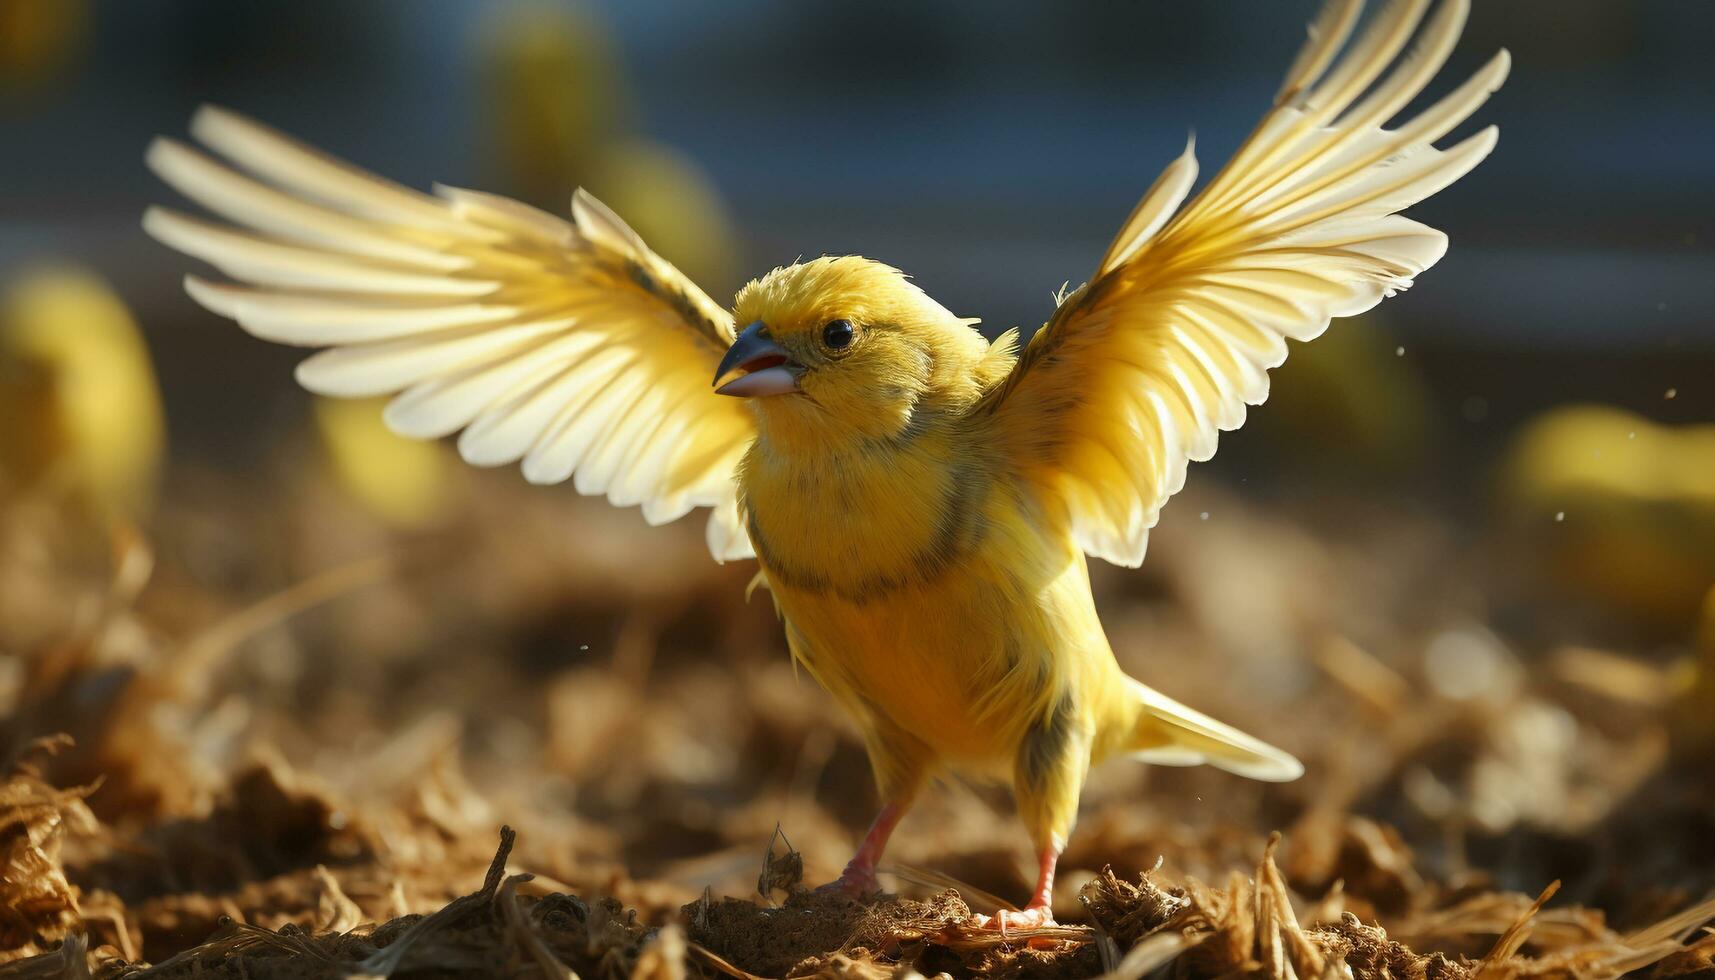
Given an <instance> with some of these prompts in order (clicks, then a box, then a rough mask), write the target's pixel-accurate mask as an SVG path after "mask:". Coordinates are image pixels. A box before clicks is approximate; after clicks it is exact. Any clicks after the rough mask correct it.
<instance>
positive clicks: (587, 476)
mask: <svg viewBox="0 0 1715 980" xmlns="http://www.w3.org/2000/svg"><path fill="white" fill-rule="evenodd" d="M191 131H192V133H193V134H194V135H195V136H196V137H197V138H198V139H199V140H200V141H201V142H202V143H204V144H205V145H207V146H208V147H209V148H211V149H213V150H215V151H217V152H218V153H220V154H222V155H223V156H225V157H226V158H227V160H229V161H230V162H231V163H230V165H229V164H228V163H226V162H221V161H217V160H216V159H215V158H213V157H211V156H208V155H206V154H204V153H202V152H199V151H198V150H195V149H192V148H191V147H189V146H186V145H184V144H182V143H178V142H176V141H173V140H168V139H159V140H156V141H155V143H154V145H152V146H151V147H150V148H149V153H148V162H149V165H150V167H151V168H153V169H154V171H155V172H156V173H157V174H159V175H160V176H161V177H162V178H163V179H164V180H166V181H167V183H169V184H171V185H172V186H173V187H175V188H177V189H178V190H179V191H180V192H181V193H183V194H184V195H185V196H186V197H188V198H190V199H192V200H193V201H196V202H197V203H198V204H201V205H202V206H203V207H205V208H207V209H208V210H209V211H211V212H213V213H215V214H216V215H219V216H221V217H223V218H226V219H228V220H230V221H232V222H234V223H235V224H236V225H237V226H238V227H232V226H226V225H221V224H218V223H212V222H208V221H203V220H200V219H197V218H192V217H188V216H186V215H183V214H180V213H178V212H175V211H171V210H167V209H164V208H152V209H150V211H149V212H148V214H147V215H146V216H145V218H144V227H145V228H146V229H147V230H148V231H149V233H150V234H151V235H153V236H155V237H156V238H157V239H160V240H161V241H162V242H164V243H166V244H167V245H170V246H171V247H173V248H175V249H178V250H179V251H181V252H184V253H185V254H187V255H190V256H193V257H195V258H199V259H202V260H203V261H205V262H207V263H209V264H210V265H212V266H214V267H215V268H216V269H219V270H220V271H221V272H222V273H224V274H226V275H227V276H229V277H230V278H231V279H234V280H237V282H236V283H216V282H210V281H208V280H205V279H202V278H198V277H195V276H192V277H188V278H187V279H186V288H187V290H188V291H189V292H190V294H191V296H192V297H194V298H195V299H196V300H197V301H198V302H199V303H201V304H202V305H203V306H205V307H207V308H209V309H210V310H213V311H214V312H216V313H218V314H220V315H222V316H226V317H230V318H232V319H233V320H236V321H238V323H239V324H240V325H241V326H243V327H244V329H245V330H247V331H249V332H250V333H252V334H254V335H256V336H258V337H261V338H263V339H265V340H272V341H276V342H278V343H284V344H294V345H298V346H304V347H321V348H325V349H324V350H322V351H320V352H319V353H316V354H314V355H312V356H311V357H309V358H308V359H307V360H305V361H304V362H303V363H301V364H300V365H299V366H298V371H297V378H298V381H299V382H300V383H301V384H303V386H304V387H306V388H308V389H310V390H311V391H314V392H317V393H319V394H324V395H334V396H365V395H395V396H396V397H394V398H393V400H392V401H391V402H390V403H389V405H388V407H387V413H386V418H387V422H388V424H389V425H390V426H391V427H392V428H393V429H395V430H396V431H398V432H400V433H402V434H404V435H408V436H414V437H418V438H424V439H433V438H438V437H441V436H446V435H450V434H452V433H454V432H459V431H460V430H462V434H461V436H460V438H459V441H458V446H459V451H460V453H461V454H463V456H464V457H465V459H467V460H469V461H471V462H472V463H475V464H478V465H483V466H496V465H501V464H506V463H514V462H522V464H523V471H524V475H525V477H526V478H528V479H529V480H531V481H532V482H535V483H558V482H561V481H564V480H567V479H571V480H572V481H573V482H574V485H575V486H576V487H577V489H578V491H579V492H580V493H585V494H603V495H606V496H607V498H608V499H609V500H611V501H612V502H613V503H615V504H619V505H621V506H633V505H641V506H642V508H643V514H644V516H645V517H646V518H647V519H648V520H649V521H650V522H651V523H663V522H666V521H671V520H674V519H676V518H678V517H680V516H683V515H684V514H685V513H686V512H688V511H689V510H691V509H692V508H694V507H712V508H714V513H713V515H712V516H711V518H710V521H709V547H710V550H711V551H712V552H713V553H714V555H715V557H716V558H717V559H721V560H726V559H729V558H741V557H749V556H750V542H749V539H748V537H747V536H746V534H745V532H744V529H743V527H742V525H741V524H740V523H739V519H738V510H737V504H736V491H735V486H734V482H733V471H734V468H735V466H736V465H737V462H738V459H739V457H740V456H741V455H742V454H743V452H744V450H745V448H746V447H747V446H748V445H749V444H750V442H751V440H752V439H753V437H754V435H755V431H754V422H753V420H752V418H751V416H750V415H749V413H747V412H746V411H745V409H744V407H743V405H742V403H741V401H740V400H739V399H734V398H722V397H720V396H718V395H715V394H714V393H713V392H712V390H711V388H710V379H711V377H712V376H713V374H714V370H715V366H716V365H717V364H718V363H719V362H720V358H721V355H722V353H723V352H724V351H725V349H726V348H727V346H728V345H730V344H731V343H732V340H733V324H732V319H731V317H730V316H729V315H728V314H727V313H726V311H724V310H723V309H721V308H720V307H719V306H717V305H716V304H715V303H714V302H713V301H711V300H710V299H709V298H708V296H706V295H705V294H704V293H703V292H702V291H701V290H700V289H698V288H697V286H696V285H695V284H694V283H692V282H691V281H690V280H688V279H686V278H685V277H684V276H683V275H682V274H680V272H679V271H678V270H677V269H675V268H674V267H673V266H672V265H670V264H669V263H667V262H666V261H665V260H663V259H661V258H660V257H659V256H657V255H656V254H655V253H654V252H652V251H650V249H649V247H648V245H646V244H644V242H643V240H642V239H641V238H639V237H638V236H637V233H636V232H634V231H632V230H631V229H630V228H629V227H627V226H626V225H625V223H624V222H623V221H621V220H620V219H619V218H618V217H617V216H616V215H614V214H613V212H611V211H609V210H608V209H607V208H606V207H605V206H604V205H603V204H601V202H599V201H597V200H596V199H595V198H593V197H591V196H589V195H588V194H585V193H584V192H582V191H579V192H578V194H577V196H576V197H575V198H574V200H573V202H572V220H571V221H566V220H564V219H561V218H558V217H555V216H553V215H550V214H547V213H545V212H542V211H538V210H536V209H535V208H531V207H528V206H525V205H522V204H519V203H517V202H515V201H510V200H507V199H505V198H500V197H495V196H493V195H490V194H483V193H479V192H476V191H467V190H460V189H458V188H451V187H437V188H436V193H435V194H433V195H430V194H422V193H418V192H416V191H412V190H409V189H407V188H405V187H401V186H399V185H397V184H393V183H390V182H388V181H385V180H382V179H381V178H378V177H375V176H372V175H370V174H367V173H363V172H361V171H359V170H356V169H355V168H352V167H350V166H348V165H346V164H344V163H341V162H338V161H336V160H333V159H331V158H329V157H326V156H323V155H322V154H320V153H317V152H316V151H314V150H311V149H309V148H307V147H305V146H303V145H301V144H299V143H296V142H294V141H292V140H290V139H288V138H286V137H285V136H282V135H280V134H279V133H276V132H274V131H273V130H270V129H268V128H266V127H264V126H261V125H259V124H257V123H255V122H252V121H250V120H248V119H245V118H242V117H240V116H238V115H235V114H233V113H231V112H228V111H225V110H222V109H215V108H207V107H205V108H203V109H202V110H200V111H199V112H198V113H197V115H196V117H195V119H194V120H193V122H192V125H191Z"/></svg>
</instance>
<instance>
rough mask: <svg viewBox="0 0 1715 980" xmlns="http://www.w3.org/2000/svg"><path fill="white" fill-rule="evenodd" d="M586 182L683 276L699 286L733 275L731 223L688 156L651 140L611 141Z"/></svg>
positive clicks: (725, 280)
mask: <svg viewBox="0 0 1715 980" xmlns="http://www.w3.org/2000/svg"><path fill="white" fill-rule="evenodd" d="M588 184H589V187H590V189H591V190H592V191H594V192H595V193H596V194H597V196H600V197H602V200H604V201H611V202H612V205H611V206H612V207H613V208H614V209H615V210H617V211H618V212H619V213H621V214H623V215H625V216H626V220H627V221H628V222H630V223H631V225H632V227H634V228H636V229H637V232H638V234H640V235H642V236H643V237H644V239H645V240H647V241H648V242H649V244H650V247H651V248H654V249H655V250H656V251H657V252H658V253H660V255H661V256H662V257H663V258H665V259H667V260H668V261H669V262H672V263H673V264H674V265H676V266H678V267H679V268H681V269H683V270H685V274H686V275H688V276H691V277H693V278H695V279H696V280H697V281H698V282H729V281H731V280H732V279H733V278H734V277H735V275H736V273H735V267H734V263H733V241H734V234H733V226H732V219H731V218H730V216H729V215H728V213H727V209H726V205H725V204H723V203H722V202H721V197H720V192H719V191H717V190H716V189H715V185H714V183H713V182H712V181H710V180H709V178H708V175H706V174H704V173H703V169H702V168H701V167H699V166H697V165H696V163H695V162H694V161H692V160H691V158H690V157H688V156H686V155H685V154H683V153H681V152H679V151H678V150H676V149H674V148H673V147H671V146H668V145H667V144H665V143H659V142H656V141H654V140H649V139H620V140H615V141H614V142H613V143H611V144H609V145H608V146H607V147H606V152H605V153H603V154H602V156H601V157H600V158H599V160H598V162H597V165H596V166H595V167H594V168H593V169H592V170H591V173H590V178H589V181H588ZM657 243H659V244H657Z"/></svg>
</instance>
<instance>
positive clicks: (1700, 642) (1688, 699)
mask: <svg viewBox="0 0 1715 980" xmlns="http://www.w3.org/2000/svg"><path fill="white" fill-rule="evenodd" d="M1700 612H1701V615H1700V617H1699V622H1698V624H1697V635H1696V639H1695V645H1696V652H1695V654H1694V655H1693V656H1691V657H1689V658H1687V659H1685V660H1682V661H1680V662H1679V663H1678V664H1676V665H1675V666H1674V669H1673V673H1672V683H1673V687H1674V695H1675V697H1674V712H1673V736H1674V746H1675V747H1676V748H1677V749H1678V750H1680V751H1681V752H1682V753H1685V754H1687V755H1689V756H1691V757H1693V758H1697V759H1702V760H1707V759H1709V758H1710V757H1711V756H1712V755H1715V588H1712V589H1710V590H1709V594H1708V595H1706V596H1704V597H1703V608H1702V610H1701V611H1700Z"/></svg>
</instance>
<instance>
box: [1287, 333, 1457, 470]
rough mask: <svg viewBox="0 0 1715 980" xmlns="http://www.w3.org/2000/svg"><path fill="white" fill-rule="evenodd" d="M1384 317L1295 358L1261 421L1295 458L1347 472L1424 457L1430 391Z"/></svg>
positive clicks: (1399, 465) (1328, 336)
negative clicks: (1309, 456)
mask: <svg viewBox="0 0 1715 980" xmlns="http://www.w3.org/2000/svg"><path fill="white" fill-rule="evenodd" d="M1401 350H1403V348H1400V347H1399V346H1398V342H1397V341H1396V340H1395V339H1394V337H1393V335H1392V334H1391V333H1390V332H1389V331H1388V330H1387V327H1386V324H1385V323H1384V322H1383V318H1382V317H1381V316H1379V315H1378V314H1377V313H1376V312H1371V313H1368V314H1366V315H1365V316H1364V317H1362V318H1361V319H1360V320H1358V321H1355V322H1351V323H1340V324H1336V325H1335V326H1334V327H1333V328H1331V329H1330V330H1329V331H1328V332H1327V333H1325V334H1323V335H1322V336H1321V337H1320V338H1318V339H1317V341H1316V343H1314V344H1307V345H1305V346H1304V347H1302V348H1300V349H1298V350H1297V351H1295V352H1294V353H1293V357H1292V360H1290V361H1288V362H1287V363H1286V364H1284V365H1282V366H1281V368H1280V369H1279V370H1278V371H1276V372H1275V375H1274V377H1273V378H1272V379H1271V381H1270V385H1269V405H1270V410H1269V411H1268V412H1266V413H1263V414H1262V415H1260V416H1259V417H1258V419H1257V421H1258V422H1259V423H1260V425H1261V427H1262V429H1263V431H1265V432H1271V433H1273V434H1274V435H1275V437H1276V438H1277V439H1278V440H1279V441H1280V442H1282V443H1290V444H1291V446H1292V447H1293V450H1292V451H1293V452H1294V453H1295V454H1297V453H1310V452H1313V453H1315V454H1316V462H1317V463H1318V464H1319V465H1321V466H1323V467H1334V468H1338V469H1339V470H1340V471H1342V472H1355V473H1359V474H1363V473H1375V472H1381V473H1390V472H1397V471H1398V470H1400V469H1403V468H1406V467H1408V466H1410V465H1411V464H1412V463H1414V462H1416V461H1418V460H1420V459H1422V458H1423V453H1424V449H1425V446H1426V445H1427V444H1428V442H1429V439H1430V435H1431V433H1432V424H1431V413H1430V410H1429V393H1428V389H1427V388H1426V386H1425V385H1424V383H1423V378H1422V377H1421V376H1420V375H1419V374H1418V371H1417V368H1416V365H1415V363H1414V361H1413V360H1412V359H1411V358H1410V357H1409V356H1404V355H1402V354H1400V353H1399V351H1401Z"/></svg>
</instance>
